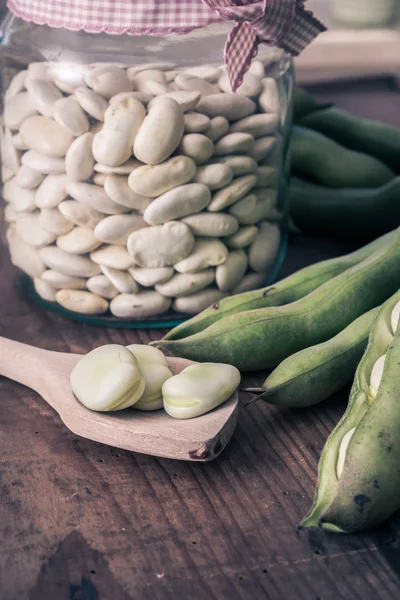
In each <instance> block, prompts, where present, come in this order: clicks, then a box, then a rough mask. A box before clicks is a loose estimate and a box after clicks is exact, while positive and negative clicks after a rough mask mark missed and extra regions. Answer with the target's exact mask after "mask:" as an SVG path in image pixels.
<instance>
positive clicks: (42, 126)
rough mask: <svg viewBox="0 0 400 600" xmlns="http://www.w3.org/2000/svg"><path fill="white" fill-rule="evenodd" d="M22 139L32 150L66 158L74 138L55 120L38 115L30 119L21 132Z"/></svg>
mask: <svg viewBox="0 0 400 600" xmlns="http://www.w3.org/2000/svg"><path fill="white" fill-rule="evenodd" d="M19 132H20V135H21V139H22V140H23V142H24V143H25V144H26V145H27V146H28V148H29V149H30V150H36V151H37V152H40V153H41V154H45V155H46V156H54V157H61V156H65V154H66V152H67V150H68V148H69V147H70V145H71V143H72V142H73V140H74V137H73V135H72V134H71V133H69V132H68V131H67V130H66V129H65V128H64V127H62V126H61V125H59V123H56V121H54V120H53V119H49V118H48V117H42V116H40V115H36V116H33V117H28V119H26V120H25V121H24V122H23V123H22V125H21V128H20V130H19Z"/></svg>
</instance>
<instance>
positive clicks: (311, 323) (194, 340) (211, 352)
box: [155, 229, 400, 370]
mask: <svg viewBox="0 0 400 600" xmlns="http://www.w3.org/2000/svg"><path fill="white" fill-rule="evenodd" d="M399 283H400V229H397V230H396V232H395V233H394V235H393V236H392V237H391V238H390V239H389V242H388V243H387V244H385V245H383V246H381V247H380V248H378V249H377V250H376V251H375V252H374V253H373V254H371V255H370V256H368V257H367V258H366V259H364V260H363V261H362V262H360V263H358V264H356V265H355V266H353V267H351V268H350V269H348V270H346V271H344V272H343V273H341V274H339V275H337V276H336V277H334V278H333V279H330V280H329V281H327V282H326V283H324V284H323V285H321V286H320V287H319V288H317V289H315V290H314V291H312V292H311V293H309V294H308V295H307V296H305V297H304V298H300V300H297V301H296V302H292V303H291V304H288V305H286V306H280V307H275V306H274V307H268V308H260V309H256V310H251V311H247V312H241V313H238V314H232V315H230V316H227V317H224V318H222V319H221V320H219V321H217V322H215V323H213V324H212V325H210V326H209V327H207V328H206V329H205V330H203V331H200V332H199V333H195V334H193V335H190V336H189V337H186V338H182V339H176V340H174V339H165V340H161V341H159V342H155V345H156V346H157V347H158V348H161V349H163V350H166V351H168V352H170V353H171V354H173V355H175V356H183V357H185V358H189V359H191V360H197V361H204V360H208V359H209V357H210V356H212V357H213V360H216V361H218V362H229V363H230V364H233V365H235V366H236V367H237V368H240V369H241V370H256V369H264V368H267V367H275V366H276V365H277V364H279V362H281V361H282V360H284V359H285V358H287V357H288V356H290V355H291V354H293V353H294V352H297V351H299V350H302V349H303V348H307V347H308V346H311V345H314V344H318V343H321V342H323V341H326V340H327V339H329V338H330V337H333V336H334V335H336V334H337V333H338V332H339V331H341V330H342V329H344V328H345V327H347V325H349V324H350V323H351V322H352V321H354V320H355V319H356V318H357V317H359V316H360V315H362V314H363V313H365V312H367V311H368V310H370V309H372V308H374V307H375V306H377V305H379V304H381V303H382V302H384V301H385V300H386V299H387V298H388V297H389V296H390V295H391V294H393V292H394V291H395V290H396V289H397V288H398V287H399ZM277 339H279V344H277V343H276V340H277Z"/></svg>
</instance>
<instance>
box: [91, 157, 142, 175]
mask: <svg viewBox="0 0 400 600" xmlns="http://www.w3.org/2000/svg"><path fill="white" fill-rule="evenodd" d="M139 167H143V163H142V162H140V161H138V160H136V159H135V158H130V159H129V160H127V161H126V162H124V163H122V165H118V166H117V167H110V166H108V165H102V164H100V163H96V164H95V165H94V170H95V171H97V173H103V174H104V175H130V173H132V171H134V170H135V169H138V168H139Z"/></svg>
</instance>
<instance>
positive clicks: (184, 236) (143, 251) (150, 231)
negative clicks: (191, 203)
mask: <svg viewBox="0 0 400 600" xmlns="http://www.w3.org/2000/svg"><path fill="white" fill-rule="evenodd" d="M127 246H128V252H129V254H130V255H131V256H132V258H133V260H134V262H135V263H136V264H137V265H138V266H140V267H150V268H158V267H169V266H171V265H174V264H176V263H177V262H179V261H180V260H182V259H184V258H186V256H188V255H189V254H190V252H191V250H192V249H193V246H194V237H193V234H192V232H191V230H190V229H189V227H188V226H187V225H186V224H185V223H180V222H179V221H170V222H168V223H164V225H156V226H154V227H145V228H144V229H139V231H134V232H133V233H131V235H130V236H129V238H128V244H127Z"/></svg>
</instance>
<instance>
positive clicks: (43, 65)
mask: <svg viewBox="0 0 400 600" xmlns="http://www.w3.org/2000/svg"><path fill="white" fill-rule="evenodd" d="M49 67H50V64H49V63H48V62H44V61H43V62H32V63H30V64H29V65H28V73H27V79H44V80H45V81H46V80H48V79H49Z"/></svg>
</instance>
